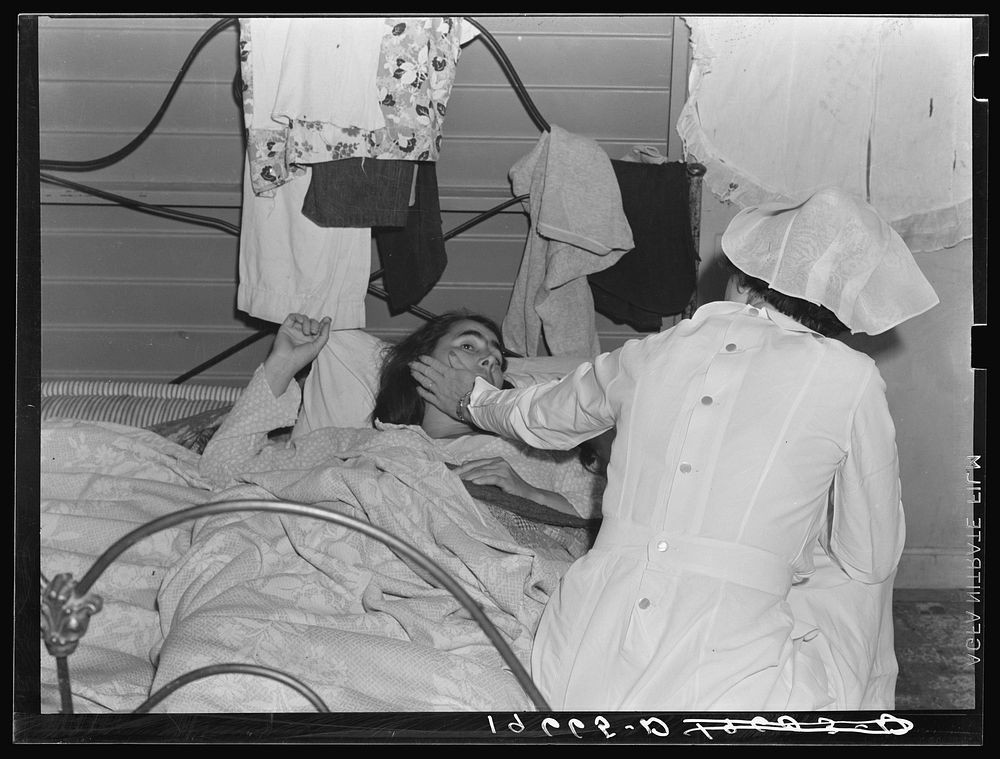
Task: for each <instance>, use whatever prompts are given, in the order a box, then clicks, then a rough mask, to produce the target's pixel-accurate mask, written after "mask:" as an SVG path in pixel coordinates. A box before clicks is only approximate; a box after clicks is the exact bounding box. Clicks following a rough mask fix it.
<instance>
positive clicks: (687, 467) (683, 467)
mask: <svg viewBox="0 0 1000 759" xmlns="http://www.w3.org/2000/svg"><path fill="white" fill-rule="evenodd" d="M679 468H680V470H681V471H682V472H684V474H687V473H688V472H690V471H691V465H690V464H689V463H687V462H686V461H685V462H684V463H683V464H681V465H680V467H679Z"/></svg>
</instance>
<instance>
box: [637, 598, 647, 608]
mask: <svg viewBox="0 0 1000 759" xmlns="http://www.w3.org/2000/svg"><path fill="white" fill-rule="evenodd" d="M639 608H640V609H648V608H649V599H648V598H640V599H639Z"/></svg>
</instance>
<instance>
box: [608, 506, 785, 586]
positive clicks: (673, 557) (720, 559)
mask: <svg viewBox="0 0 1000 759" xmlns="http://www.w3.org/2000/svg"><path fill="white" fill-rule="evenodd" d="M594 549H595V550H603V551H610V552H612V553H617V554H621V555H624V556H632V557H634V558H637V559H643V560H645V561H647V562H649V564H651V565H654V566H659V567H664V568H672V569H675V570H683V571H685V572H695V573H697V574H703V575H708V576H709V577H714V578H716V579H719V580H725V581H726V582H733V583H736V584H738V585H745V586H747V587H749V588H755V589H756V590H760V591H763V592H765V593H771V594H773V595H778V596H784V595H785V594H786V593H787V592H788V589H789V587H791V583H792V568H791V566H790V565H789V563H788V562H787V561H785V559H783V558H782V557H780V556H778V555H777V554H774V553H771V552H770V551H765V550H763V549H761V548H755V547H754V546H748V545H742V544H740V543H732V542H728V541H725V540H716V539H714V538H705V537H701V536H698V535H688V534H683V533H671V532H667V531H656V530H654V529H652V528H651V527H649V525H643V524H637V523H636V522H630V521H628V520H624V519H615V518H614V517H609V516H605V517H604V520H603V523H602V524H601V530H600V532H599V533H598V535H597V540H596V541H595V542H594Z"/></svg>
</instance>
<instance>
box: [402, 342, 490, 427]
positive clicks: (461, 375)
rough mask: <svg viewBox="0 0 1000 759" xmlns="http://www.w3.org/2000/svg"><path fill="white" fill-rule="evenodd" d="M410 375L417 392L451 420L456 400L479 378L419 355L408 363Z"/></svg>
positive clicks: (455, 367)
mask: <svg viewBox="0 0 1000 759" xmlns="http://www.w3.org/2000/svg"><path fill="white" fill-rule="evenodd" d="M410 374H412V375H413V379H414V380H416V383H417V393H418V394H419V395H420V397H421V398H423V399H424V400H425V401H427V402H428V403H430V404H431V405H432V406H434V407H436V408H437V409H439V410H441V411H443V412H444V413H445V414H447V415H448V416H450V417H451V418H452V419H458V413H457V411H458V401H459V400H460V399H461V398H462V397H463V396H465V394H466V393H468V392H469V391H470V390H472V386H473V385H474V384H475V382H476V377H477V376H479V375H478V374H477V373H476V372H473V371H470V370H469V369H465V368H463V367H461V366H449V365H448V364H446V363H444V362H442V361H439V360H438V359H436V358H434V357H433V356H421V357H420V358H418V359H416V360H415V361H413V362H411V363H410Z"/></svg>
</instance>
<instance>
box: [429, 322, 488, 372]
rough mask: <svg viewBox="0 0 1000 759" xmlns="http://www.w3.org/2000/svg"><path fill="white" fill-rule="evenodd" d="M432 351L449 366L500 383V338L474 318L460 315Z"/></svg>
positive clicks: (435, 356)
mask: <svg viewBox="0 0 1000 759" xmlns="http://www.w3.org/2000/svg"><path fill="white" fill-rule="evenodd" d="M433 355H434V358H436V359H438V360H439V361H443V362H445V363H446V364H448V365H450V366H453V367H455V368H460V369H468V370H469V371H472V372H475V373H476V374H478V375H479V376H480V377H482V378H483V379H485V380H486V381H487V382H489V383H490V384H491V385H493V386H494V387H500V386H501V385H502V384H503V370H502V369H501V366H502V360H503V357H502V355H501V353H500V340H499V339H498V337H497V336H496V335H495V334H493V332H492V331H491V330H490V329H488V328H487V327H485V326H484V325H482V324H480V323H479V322H477V321H472V320H471V319H463V320H462V321H459V322H456V323H455V324H454V325H452V327H451V329H450V330H448V333H447V334H446V335H445V336H444V337H442V338H441V339H440V340H439V341H438V344H437V347H436V348H435V349H434V354H433Z"/></svg>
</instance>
